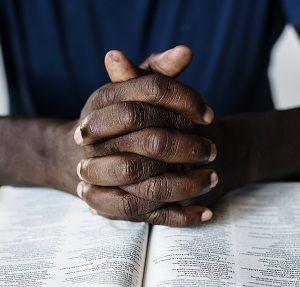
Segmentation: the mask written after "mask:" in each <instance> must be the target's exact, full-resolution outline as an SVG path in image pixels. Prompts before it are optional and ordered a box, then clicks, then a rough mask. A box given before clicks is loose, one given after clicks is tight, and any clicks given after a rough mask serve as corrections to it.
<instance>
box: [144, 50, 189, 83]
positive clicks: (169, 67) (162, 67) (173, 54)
mask: <svg viewBox="0 0 300 287" xmlns="http://www.w3.org/2000/svg"><path fill="white" fill-rule="evenodd" d="M191 61H192V50H191V49H190V48H189V47H187V46H184V45H180V46H176V47H175V48H172V49H170V50H167V51H165V52H162V53H158V54H152V55H151V56H150V57H149V58H147V59H146V60H145V61H144V62H143V63H142V64H141V65H140V68H142V69H144V70H148V71H151V72H153V73H160V74H163V75H165V76H168V77H176V76H178V75H179V74H180V73H182V72H183V70H184V69H185V68H186V67H187V66H188V65H189V64H190V62H191Z"/></svg>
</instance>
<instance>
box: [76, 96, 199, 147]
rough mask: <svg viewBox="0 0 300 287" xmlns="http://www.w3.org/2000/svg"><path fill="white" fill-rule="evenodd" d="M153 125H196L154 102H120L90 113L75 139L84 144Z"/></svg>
mask: <svg viewBox="0 0 300 287" xmlns="http://www.w3.org/2000/svg"><path fill="white" fill-rule="evenodd" d="M153 126H160V127H171V128H175V129H181V130H191V129H192V127H194V124H193V123H192V122H191V121H190V120H188V119H187V118H185V117H183V116H181V115H177V114H175V113H173V112H171V111H167V110H164V109H161V108H155V107H154V106H152V105H148V104H145V103H141V102H120V103H116V104H113V105H111V106H108V107H105V108H102V109H101V110H96V111H93V112H92V113H90V114H89V115H88V116H87V117H86V118H85V119H83V120H82V122H81V125H80V126H79V127H77V129H76V131H75V134H74V139H75V141H76V143H77V144H79V145H83V146H84V145H89V144H92V143H94V142H97V141H100V140H104V139H106V138H111V137H116V136H120V135H123V134H127V133H130V132H133V131H136V130H140V129H144V128H146V127H153Z"/></svg>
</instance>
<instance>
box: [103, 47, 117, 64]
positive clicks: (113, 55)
mask: <svg viewBox="0 0 300 287" xmlns="http://www.w3.org/2000/svg"><path fill="white" fill-rule="evenodd" d="M118 54H119V51H117V50H112V51H109V52H108V53H107V54H106V55H107V56H109V57H110V59H111V60H112V61H113V62H117V63H118V62H120V57H119V55H118Z"/></svg>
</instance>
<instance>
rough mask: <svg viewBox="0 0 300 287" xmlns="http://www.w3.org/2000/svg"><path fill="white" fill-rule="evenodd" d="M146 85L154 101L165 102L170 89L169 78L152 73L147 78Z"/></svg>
mask: <svg viewBox="0 0 300 287" xmlns="http://www.w3.org/2000/svg"><path fill="white" fill-rule="evenodd" d="M146 85H147V88H148V90H149V92H150V95H151V97H152V100H153V101H154V102H157V103H159V102H165V100H166V96H167V95H168V92H169V91H170V80H169V79H168V78H167V77H165V76H163V75H161V74H153V75H151V76H149V77H148V78H147V80H146Z"/></svg>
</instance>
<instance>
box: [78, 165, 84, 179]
mask: <svg viewBox="0 0 300 287" xmlns="http://www.w3.org/2000/svg"><path fill="white" fill-rule="evenodd" d="M81 167H82V161H80V162H79V164H78V165H77V175H78V177H79V178H80V179H81V180H83V178H82V176H81Z"/></svg>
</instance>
